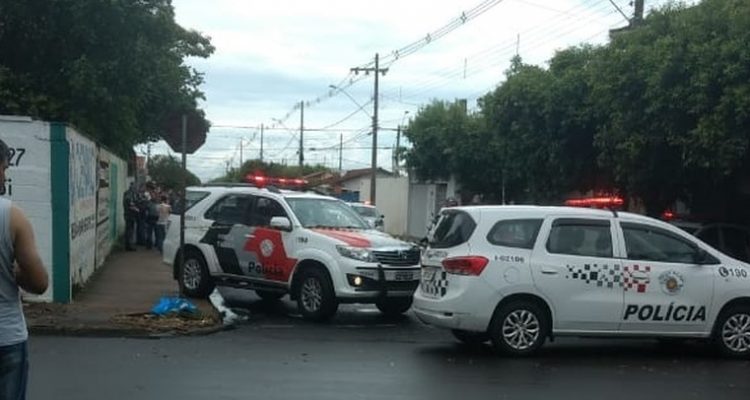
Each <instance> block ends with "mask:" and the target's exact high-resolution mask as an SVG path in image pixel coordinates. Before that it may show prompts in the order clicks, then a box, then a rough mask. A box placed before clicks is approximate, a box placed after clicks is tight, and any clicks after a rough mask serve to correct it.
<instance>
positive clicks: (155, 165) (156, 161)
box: [148, 155, 201, 190]
mask: <svg viewBox="0 0 750 400" xmlns="http://www.w3.org/2000/svg"><path fill="white" fill-rule="evenodd" d="M185 172H186V173H187V177H186V183H187V186H196V185H200V184H201V180H200V179H198V177H197V176H195V175H194V174H193V173H192V172H190V171H188V170H185ZM182 174H183V170H182V164H181V163H180V161H178V160H177V158H175V157H174V156H172V155H156V156H153V157H151V160H149V162H148V175H149V176H150V177H151V180H152V181H153V182H154V183H156V184H157V185H159V186H161V187H162V188H163V189H173V190H180V189H182Z"/></svg>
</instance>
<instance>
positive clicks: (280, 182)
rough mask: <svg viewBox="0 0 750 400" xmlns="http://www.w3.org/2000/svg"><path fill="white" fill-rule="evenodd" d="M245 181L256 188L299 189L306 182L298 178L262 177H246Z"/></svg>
mask: <svg viewBox="0 0 750 400" xmlns="http://www.w3.org/2000/svg"><path fill="white" fill-rule="evenodd" d="M245 181H246V182H248V183H252V184H254V185H255V186H258V187H264V186H268V185H271V186H277V187H301V186H305V185H307V181H306V180H304V179H299V178H273V177H268V176H263V175H247V176H245Z"/></svg>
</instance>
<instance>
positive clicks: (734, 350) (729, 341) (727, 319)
mask: <svg viewBox="0 0 750 400" xmlns="http://www.w3.org/2000/svg"><path fill="white" fill-rule="evenodd" d="M713 340H714V343H715V344H716V347H717V349H718V350H719V352H721V353H722V354H723V355H725V356H727V357H732V358H750V306H747V305H741V306H735V307H732V308H730V309H728V310H726V311H724V312H723V313H721V315H719V318H718V320H717V321H716V329H715V330H714V337H713Z"/></svg>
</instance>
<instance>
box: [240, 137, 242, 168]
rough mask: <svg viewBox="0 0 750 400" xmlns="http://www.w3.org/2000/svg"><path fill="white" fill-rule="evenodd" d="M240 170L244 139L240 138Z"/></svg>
mask: <svg viewBox="0 0 750 400" xmlns="http://www.w3.org/2000/svg"><path fill="white" fill-rule="evenodd" d="M240 169H242V138H240Z"/></svg>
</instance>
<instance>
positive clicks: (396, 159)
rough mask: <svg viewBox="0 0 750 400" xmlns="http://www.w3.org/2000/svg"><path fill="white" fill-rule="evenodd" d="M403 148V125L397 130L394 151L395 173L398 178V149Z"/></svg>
mask: <svg viewBox="0 0 750 400" xmlns="http://www.w3.org/2000/svg"><path fill="white" fill-rule="evenodd" d="M400 146H401V125H399V126H398V128H397V129H396V148H395V149H393V172H394V173H395V174H396V176H398V173H399V171H398V169H399V165H398V149H399V147H400Z"/></svg>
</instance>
